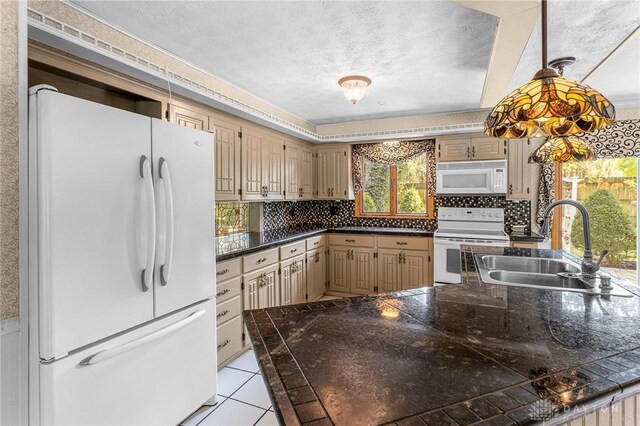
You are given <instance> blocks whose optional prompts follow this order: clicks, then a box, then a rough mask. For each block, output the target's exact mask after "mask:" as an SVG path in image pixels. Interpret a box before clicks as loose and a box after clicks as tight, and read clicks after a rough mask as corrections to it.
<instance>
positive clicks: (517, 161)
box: [507, 139, 541, 200]
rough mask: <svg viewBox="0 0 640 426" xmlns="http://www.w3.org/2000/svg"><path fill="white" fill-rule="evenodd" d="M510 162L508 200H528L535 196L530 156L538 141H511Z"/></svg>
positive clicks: (508, 166) (508, 165)
mask: <svg viewBox="0 0 640 426" xmlns="http://www.w3.org/2000/svg"><path fill="white" fill-rule="evenodd" d="M508 143H509V161H508V163H507V168H508V170H507V174H508V176H507V178H508V183H509V188H508V190H507V199H509V200H528V199H530V198H531V196H532V194H533V192H534V191H533V184H534V183H533V179H532V177H533V176H532V174H533V167H534V166H533V165H532V164H529V155H531V153H532V152H533V150H534V149H535V147H536V144H539V143H541V140H536V139H533V140H532V139H509V142H508Z"/></svg>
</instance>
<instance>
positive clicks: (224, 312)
mask: <svg viewBox="0 0 640 426" xmlns="http://www.w3.org/2000/svg"><path fill="white" fill-rule="evenodd" d="M229 312H231V311H230V310H228V309H225V310H224V311H222V312H220V313H219V314H218V315H216V318H218V319H220V318H222V317H223V316H225V315H227V314H228V313H229Z"/></svg>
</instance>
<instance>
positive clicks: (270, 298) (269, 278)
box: [243, 263, 280, 310]
mask: <svg viewBox="0 0 640 426" xmlns="http://www.w3.org/2000/svg"><path fill="white" fill-rule="evenodd" d="M279 268H280V265H279V264H277V263H276V264H274V265H271V266H268V267H266V268H262V269H258V270H257V271H253V272H251V273H249V274H245V276H244V289H243V290H244V310H250V309H262V308H269V307H271V306H276V305H278V304H279V303H280V282H279V281H280V280H279V279H278V278H279V275H278V269H279Z"/></svg>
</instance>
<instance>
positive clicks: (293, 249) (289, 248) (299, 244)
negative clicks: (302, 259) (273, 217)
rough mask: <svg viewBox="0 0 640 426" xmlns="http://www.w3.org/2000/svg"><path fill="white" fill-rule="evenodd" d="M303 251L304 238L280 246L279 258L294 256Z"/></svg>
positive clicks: (284, 258)
mask: <svg viewBox="0 0 640 426" xmlns="http://www.w3.org/2000/svg"><path fill="white" fill-rule="evenodd" d="M304 252H305V244H304V240H302V241H296V242H295V243H291V244H287V245H286V246H282V247H280V260H286V259H289V258H291V257H294V256H299V255H301V254H303V253H304Z"/></svg>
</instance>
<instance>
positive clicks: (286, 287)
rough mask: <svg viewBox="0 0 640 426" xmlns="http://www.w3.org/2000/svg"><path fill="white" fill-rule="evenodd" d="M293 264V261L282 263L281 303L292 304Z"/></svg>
mask: <svg viewBox="0 0 640 426" xmlns="http://www.w3.org/2000/svg"><path fill="white" fill-rule="evenodd" d="M292 265H293V263H291V262H287V264H284V263H281V264H280V303H278V304H279V305H290V304H291V300H292V297H291V293H292V276H291V275H292V274H291V270H292Z"/></svg>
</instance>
